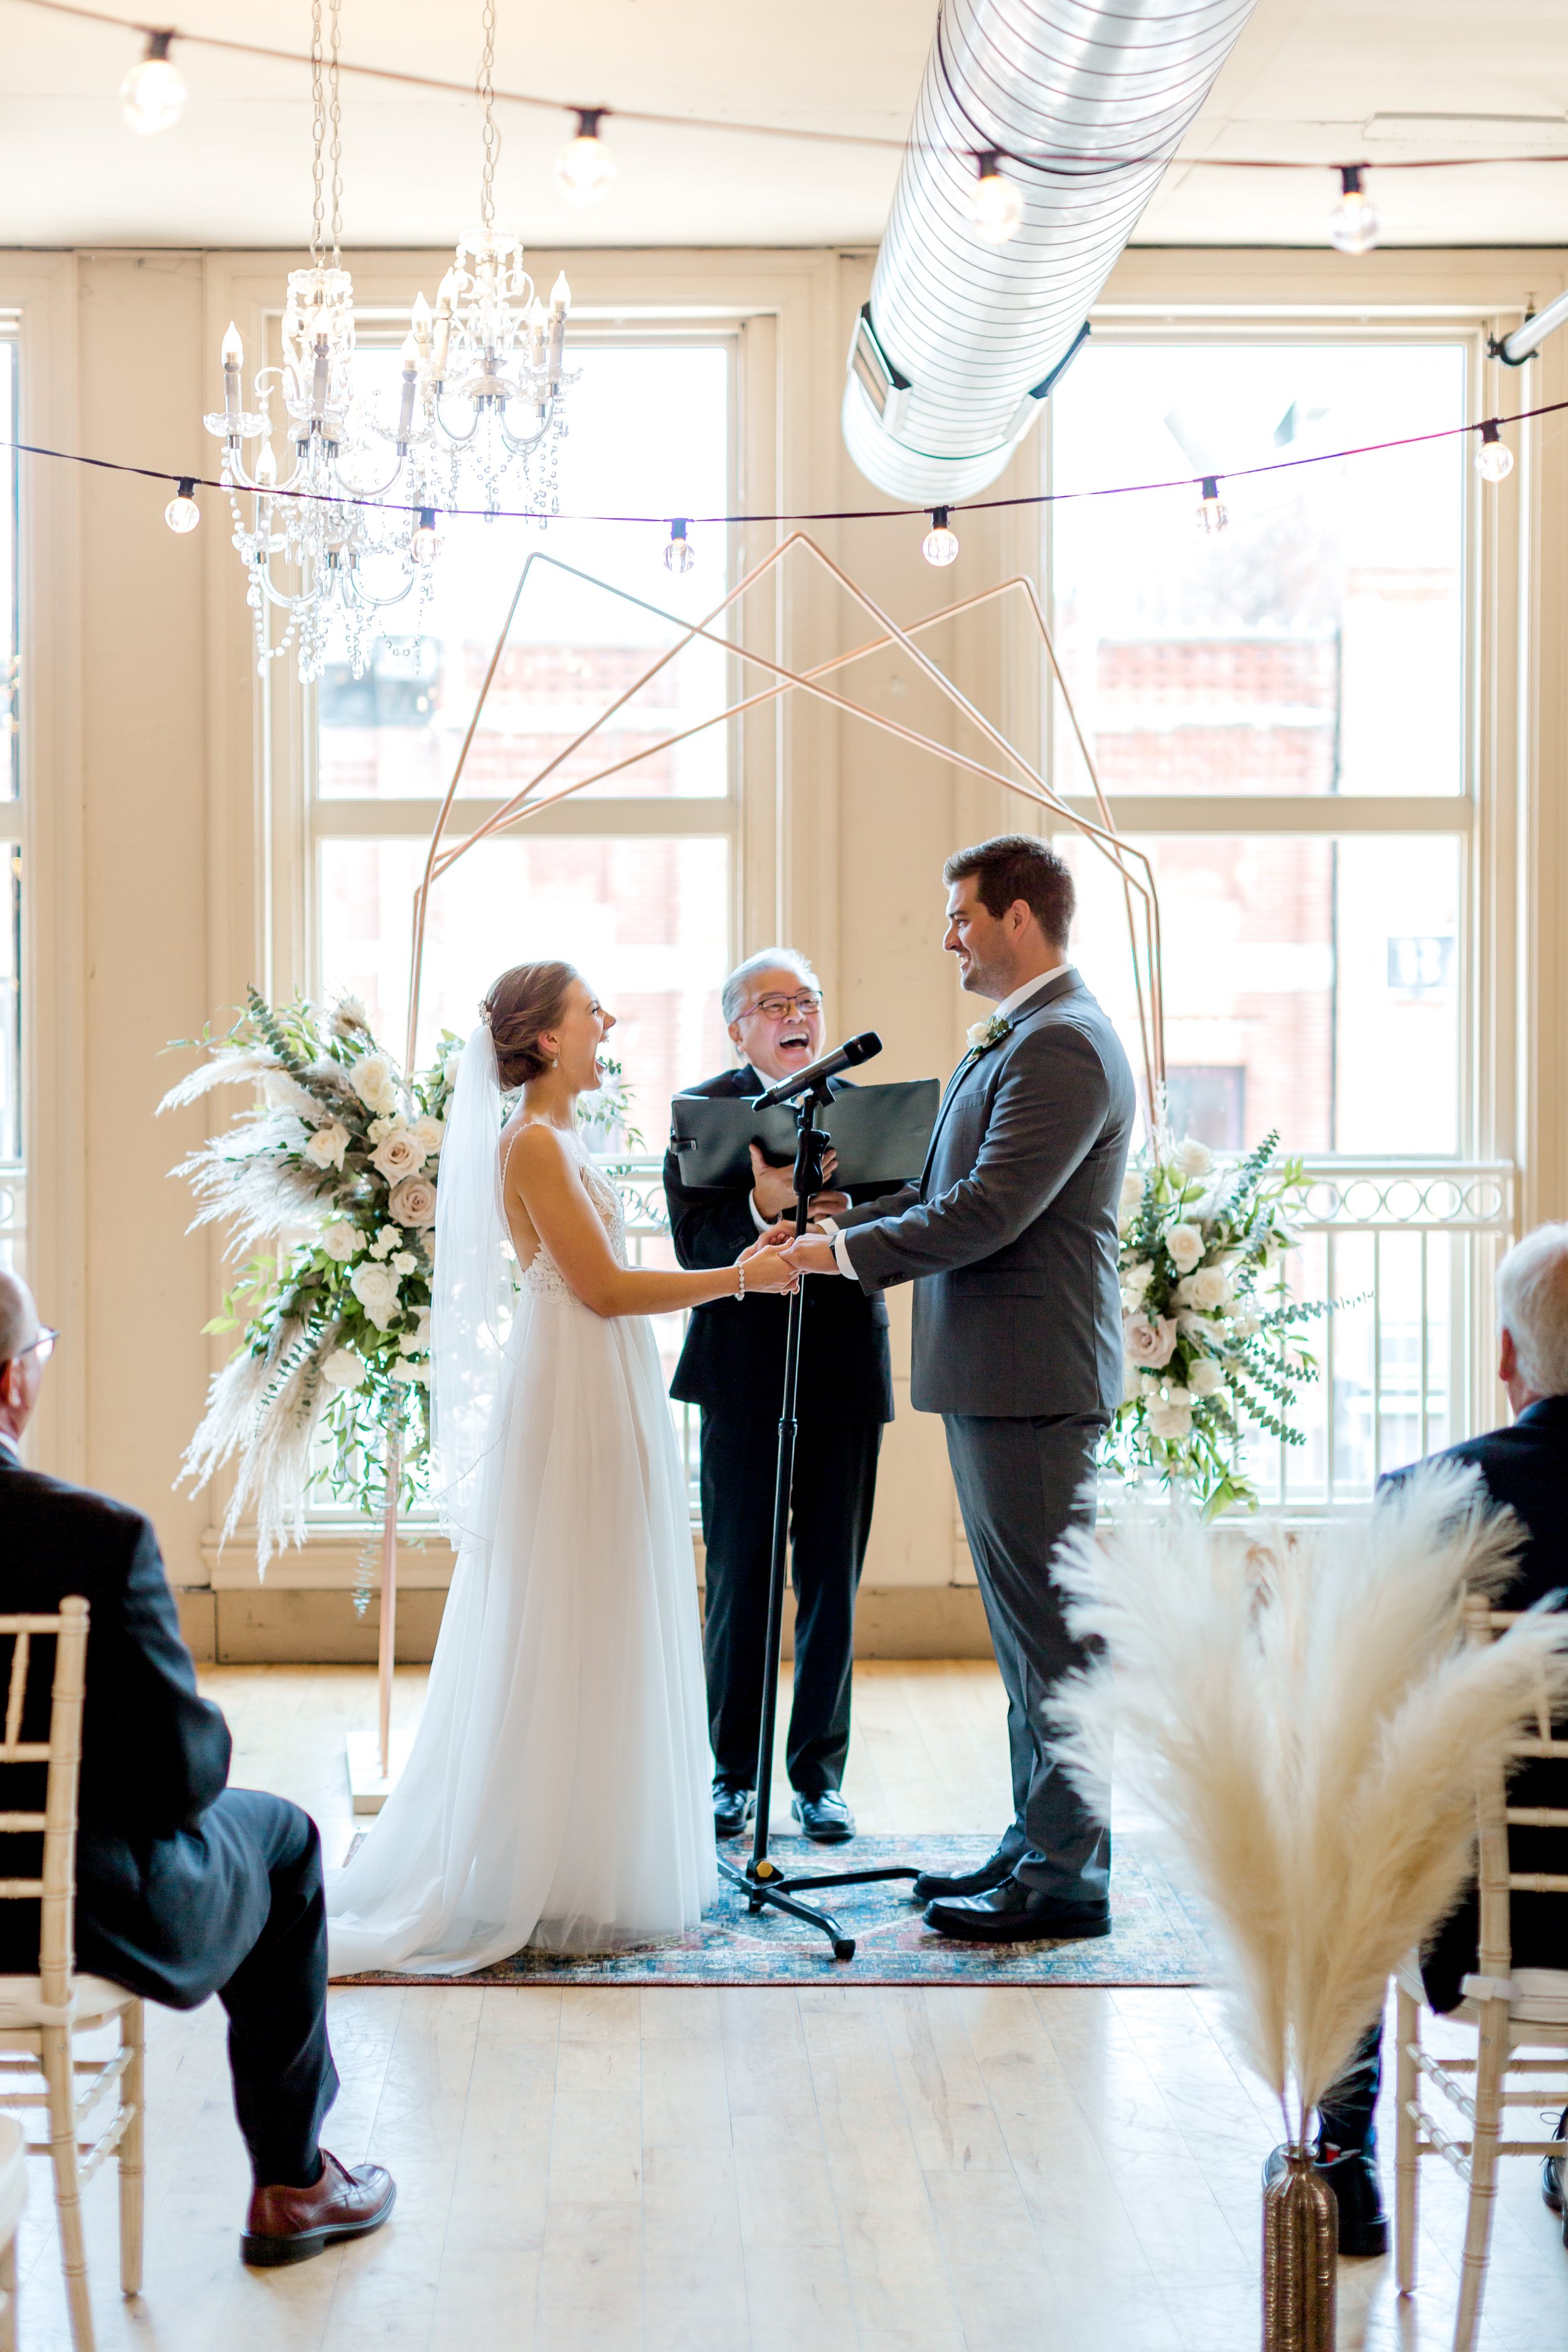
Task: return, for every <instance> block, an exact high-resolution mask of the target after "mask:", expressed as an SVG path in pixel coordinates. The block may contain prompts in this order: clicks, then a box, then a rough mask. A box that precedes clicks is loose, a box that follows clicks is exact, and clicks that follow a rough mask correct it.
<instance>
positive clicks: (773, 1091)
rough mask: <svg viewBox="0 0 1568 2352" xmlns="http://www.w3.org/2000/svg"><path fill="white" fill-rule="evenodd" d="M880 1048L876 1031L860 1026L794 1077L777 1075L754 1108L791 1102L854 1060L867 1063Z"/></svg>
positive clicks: (846, 1068) (880, 1044) (767, 1107)
mask: <svg viewBox="0 0 1568 2352" xmlns="http://www.w3.org/2000/svg"><path fill="white" fill-rule="evenodd" d="M881 1050H882V1041H881V1039H880V1038H879V1036H878V1034H877V1033H876V1031H875V1030H874V1029H863V1030H862V1031H861V1033H860V1034H859V1036H858V1037H850V1038H847V1040H846V1041H845V1043H844V1044H843V1045H839V1046H837V1047H836V1048H835V1049H834V1051H833V1052H832V1053H831V1054H819V1055H817V1058H816V1061H815V1062H808V1063H807V1064H806V1066H805V1069H804V1070H796V1072H795V1076H793V1077H789V1078H780V1080H779V1081H778V1084H777V1085H776V1086H772V1087H769V1088H768V1090H767V1092H766V1094H763V1095H759V1096H758V1097H757V1100H756V1106H755V1107H756V1108H757V1109H758V1110H765V1109H769V1108H771V1107H772V1106H773V1104H774V1103H786V1102H790V1101H792V1100H793V1099H794V1097H795V1096H796V1095H803V1094H805V1092H806V1091H807V1090H808V1088H810V1087H815V1086H818V1085H820V1084H821V1082H822V1080H823V1079H824V1078H831V1077H833V1076H835V1075H836V1074H837V1072H838V1071H839V1070H852V1069H853V1068H854V1067H855V1065H856V1063H857V1062H868V1061H869V1060H870V1059H871V1057H872V1055H874V1054H879V1053H880V1052H881Z"/></svg>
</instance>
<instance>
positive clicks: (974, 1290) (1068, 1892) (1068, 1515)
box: [795, 834, 1134, 1943]
mask: <svg viewBox="0 0 1568 2352" xmlns="http://www.w3.org/2000/svg"><path fill="white" fill-rule="evenodd" d="M943 879H944V880H945V881H946V883H947V885H948V897H947V930H946V933H945V935H944V937H943V940H942V945H943V947H944V948H945V949H946V950H948V952H949V953H950V954H952V955H955V956H956V957H957V958H958V966H959V971H960V974H961V977H962V980H963V986H964V987H965V988H966V989H967V990H968V991H969V992H970V993H971V994H972V995H975V996H982V997H988V998H991V999H993V1000H995V1001H997V1010H996V1012H995V1013H994V1015H993V1016H992V1018H991V1019H990V1020H989V1021H988V1022H982V1023H976V1024H975V1026H974V1028H973V1029H972V1030H971V1031H970V1039H971V1048H970V1051H969V1053H968V1054H967V1055H965V1057H964V1059H963V1061H962V1062H961V1063H960V1064H959V1066H958V1068H957V1070H956V1071H955V1072H954V1074H953V1076H952V1081H951V1083H950V1085H949V1087H948V1089H947V1093H946V1095H945V1096H944V1097H943V1098H942V1108H941V1110H940V1111H939V1112H938V1114H937V1122H936V1127H935V1129H934V1131H933V1133H932V1136H931V1149H930V1151H929V1153H928V1155H927V1159H926V1165H925V1172H924V1174H923V1175H922V1177H921V1181H920V1182H919V1184H909V1185H905V1187H904V1188H903V1190H902V1191H901V1192H894V1193H890V1194H889V1195H888V1196H887V1197H886V1198H885V1199H882V1200H879V1201H874V1202H868V1203H867V1204H866V1205H864V1206H863V1207H860V1208H855V1209H850V1210H848V1211H847V1212H846V1213H844V1214H843V1215H841V1216H840V1217H838V1218H837V1219H833V1218H825V1219H824V1220H823V1230H822V1233H821V1234H806V1235H805V1238H804V1239H803V1240H801V1241H800V1242H798V1243H797V1244H795V1263H796V1264H797V1265H799V1266H800V1268H801V1270H802V1272H803V1273H810V1274H835V1273H837V1275H839V1276H844V1277H847V1279H848V1280H849V1281H851V1282H858V1284H859V1285H860V1286H861V1287H862V1289H864V1290H867V1291H871V1292H875V1291H879V1290H881V1289H884V1288H885V1287H886V1286H888V1285H889V1283H894V1282H905V1281H910V1280H912V1281H913V1283H914V1286H915V1292H914V1364H913V1380H912V1385H911V1402H913V1404H914V1406H915V1408H916V1410H917V1411H919V1412H940V1413H941V1414H942V1420H943V1422H944V1423H945V1425H946V1430H947V1450H948V1457H949V1459H950V1461H951V1462H952V1475H953V1478H954V1481H955V1483H956V1485H957V1487H958V1500H959V1507H960V1508H961V1510H962V1511H963V1524H964V1528H965V1531H966V1532H967V1534H968V1537H969V1548H970V1551H971V1553H972V1555H973V1560H974V1566H975V1570H976V1573H977V1575H978V1576H979V1579H980V1589H981V1591H982V1593H983V1594H984V1601H985V1613H986V1617H987V1619H988V1621H989V1623H990V1627H991V1638H992V1640H993V1642H994V1643H995V1647H996V1663H997V1664H998V1665H999V1666H1000V1668H1001V1670H1002V1680H1003V1683H1004V1685H1005V1689H1006V1693H1007V1732H1008V1742H1009V1746H1010V1749H1011V1755H1012V1766H1013V1805H1014V1811H1013V1821H1012V1823H1011V1826H1010V1827H1009V1828H1008V1830H1007V1832H1006V1833H1005V1836H1004V1837H1003V1839H1002V1842H1001V1843H1000V1845H999V1846H998V1847H997V1849H996V1851H995V1853H994V1854H993V1855H992V1856H991V1858H990V1860H989V1861H988V1862H986V1863H985V1864H983V1865H982V1867H981V1868H980V1869H979V1870H975V1871H972V1872H970V1873H969V1874H967V1875H966V1876H963V1877H958V1878H943V1877H940V1876H937V1875H935V1874H932V1873H930V1872H928V1873H927V1874H925V1875H924V1876H923V1877H922V1878H920V1879H918V1880H917V1881H916V1883H915V1893H916V1895H917V1896H919V1897H921V1898H922V1899H923V1898H926V1897H931V1898H934V1899H932V1900H931V1901H930V1902H929V1904H928V1907H927V1910H926V1915H925V1916H926V1921H927V1924H928V1926H930V1927H936V1928H939V1929H940V1930H941V1931H942V1934H944V1935H948V1936H958V1937H965V1938H968V1939H972V1940H980V1941H984V1942H988V1943H1009V1942H1014V1941H1021V1940H1025V1939H1027V1938H1033V1937H1047V1936H1054V1937H1090V1936H1103V1935H1107V1934H1108V1933H1109V1932H1110V1832H1109V1830H1107V1829H1106V1828H1105V1827H1104V1825H1103V1824H1102V1823H1101V1822H1100V1821H1098V1820H1096V1818H1095V1817H1094V1816H1093V1814H1092V1813H1091V1812H1090V1811H1089V1808H1088V1807H1087V1806H1086V1805H1085V1803H1084V1801H1083V1800H1082V1799H1081V1798H1080V1796H1079V1793H1078V1791H1077V1790H1075V1789H1074V1787H1073V1786H1072V1783H1071V1782H1070V1781H1069V1780H1068V1778H1067V1776H1066V1774H1065V1773H1064V1771H1063V1770H1062V1768H1061V1766H1060V1765H1059V1763H1058V1761H1057V1759H1056V1757H1055V1755H1054V1753H1053V1748H1052V1740H1051V1727H1050V1719H1049V1718H1050V1706H1051V1700H1052V1695H1053V1693H1054V1691H1055V1688H1056V1685H1057V1684H1058V1682H1059V1681H1060V1679H1061V1677H1062V1676H1063V1675H1065V1674H1067V1673H1068V1672H1069V1671H1070V1670H1071V1669H1072V1668H1073V1667H1075V1666H1077V1665H1078V1664H1080V1663H1081V1661H1082V1658H1083V1655H1084V1653H1083V1650H1082V1648H1081V1646H1080V1644H1079V1643H1077V1642H1075V1641H1074V1640H1073V1638H1072V1636H1071V1635H1070V1634H1069V1633H1068V1630H1067V1627H1066V1624H1065V1623H1064V1622H1063V1616H1062V1604H1061V1599H1060V1596H1059V1594H1058V1591H1057V1588H1056V1585H1055V1583H1054V1582H1053V1580H1052V1577H1051V1567H1050V1562H1051V1554H1052V1552H1053V1550H1054V1549H1055V1548H1056V1545H1057V1542H1058V1538H1060V1537H1061V1535H1062V1534H1063V1533H1064V1531H1065V1530H1066V1529H1067V1528H1068V1526H1069V1525H1074V1524H1081V1523H1082V1522H1083V1521H1084V1520H1085V1519H1086V1518H1088V1519H1090V1520H1092V1516H1093V1510H1094V1503H1093V1488H1092V1485H1091V1484H1090V1481H1091V1478H1092V1473H1093V1467H1094V1454H1095V1448H1096V1446H1097V1444H1099V1441H1100V1433H1101V1431H1102V1430H1103V1429H1104V1428H1105V1426H1106V1424H1107V1423H1108V1422H1109V1420H1110V1415H1111V1413H1112V1412H1114V1410H1115V1408H1116V1406H1117V1404H1118V1403H1119V1402H1120V1401H1121V1386H1122V1367H1121V1297H1120V1292H1119V1287H1118V1280H1117V1258H1118V1240H1117V1229H1116V1218H1117V1203H1118V1196H1119V1194H1120V1192H1121V1178H1122V1173H1123V1171H1124V1169H1125V1167H1126V1163H1127V1146H1128V1139H1129V1135H1130V1133H1131V1126H1132V1116H1133V1108H1134V1098H1133V1089H1132V1075H1131V1071H1130V1070H1129V1068H1128V1066H1127V1056H1126V1055H1125V1054H1124V1053H1123V1052H1122V1050H1121V1043H1120V1041H1119V1040H1118V1038H1117V1034H1116V1032H1115V1030H1114V1029H1113V1028H1112V1027H1111V1025H1110V1022H1109V1021H1108V1020H1107V1018H1106V1016H1105V1014H1104V1013H1102V1012H1101V1010H1100V1006H1099V1005H1098V1004H1097V1003H1096V1002H1095V1000H1094V998H1093V997H1092V996H1091V995H1090V994H1089V991H1088V989H1087V988H1085V986H1084V984H1083V982H1082V981H1081V980H1080V979H1079V976H1078V973H1077V972H1076V971H1074V970H1073V968H1072V966H1071V965H1070V964H1069V963H1068V958H1067V943H1068V927H1069V925H1070V923H1071V921H1072V915H1073V884H1072V877H1071V875H1070V873H1069V872H1068V868H1067V866H1066V865H1065V864H1064V863H1063V861H1062V859H1061V858H1060V857H1059V856H1058V855H1057V853H1056V851H1055V850H1054V849H1051V848H1049V847H1047V845H1046V844H1045V843H1044V842H1043V841H1037V840H1035V839H1033V838H1032V837H1030V836H1029V835H1025V834H1002V835H998V836H997V837H996V839H995V840H994V841H983V842H981V843H980V844H979V845H978V846H977V847H975V848H973V849H963V850H960V851H959V852H958V853H957V854H956V855H955V856H952V857H950V858H949V859H948V861H947V864H946V866H945V867H944V868H943Z"/></svg>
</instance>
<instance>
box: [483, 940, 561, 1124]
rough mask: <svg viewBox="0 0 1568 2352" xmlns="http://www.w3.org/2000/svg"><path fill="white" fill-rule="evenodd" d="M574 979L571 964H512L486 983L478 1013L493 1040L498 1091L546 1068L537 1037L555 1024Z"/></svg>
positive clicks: (518, 1084)
mask: <svg viewBox="0 0 1568 2352" xmlns="http://www.w3.org/2000/svg"><path fill="white" fill-rule="evenodd" d="M576 978H577V967H576V965H575V964H570V963H517V964H513V966H512V968H511V970H510V971H503V972H502V974H501V976H500V979H499V980H497V981H493V982H491V984H490V988H489V993H488V994H487V996H486V997H485V1000H484V1003H483V1005H482V1007H481V1010H482V1012H483V1013H484V1016H485V1019H486V1021H487V1022H488V1023H489V1032H490V1035H491V1037H492V1038H493V1040H494V1041H495V1049H496V1069H497V1071H498V1073H499V1074H500V1082H501V1088H502V1091H503V1092H505V1093H510V1091H511V1089H512V1088H513V1087H523V1086H526V1085H527V1084H528V1081H529V1080H530V1078H537V1077H538V1076H540V1075H541V1074H542V1072H543V1071H545V1070H547V1069H548V1068H549V1067H550V1056H549V1055H548V1054H547V1053H546V1052H545V1051H544V1049H543V1047H542V1045H540V1042H539V1039H540V1033H541V1031H542V1030H545V1029H552V1028H553V1027H554V1026H555V1024H556V1023H557V1022H558V1021H559V1020H560V1018H561V1016H562V1014H563V1013H564V1012H565V1010H566V999H567V996H568V994H569V993H570V991H571V987H572V983H573V982H574V980H575V979H576Z"/></svg>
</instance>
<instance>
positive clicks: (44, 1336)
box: [13, 1330, 60, 1364]
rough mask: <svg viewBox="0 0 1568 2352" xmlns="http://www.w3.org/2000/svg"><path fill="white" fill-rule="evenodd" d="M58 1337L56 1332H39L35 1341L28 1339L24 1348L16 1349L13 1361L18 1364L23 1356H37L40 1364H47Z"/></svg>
mask: <svg viewBox="0 0 1568 2352" xmlns="http://www.w3.org/2000/svg"><path fill="white" fill-rule="evenodd" d="M59 1336H60V1335H59V1333H58V1331H47V1330H45V1331H40V1332H39V1334H38V1336H37V1339H29V1340H28V1342H27V1344H26V1347H25V1348H18V1349H17V1350H16V1356H15V1358H14V1359H13V1361H15V1362H19V1361H20V1360H21V1359H22V1358H23V1357H24V1356H37V1360H38V1361H39V1363H40V1364H47V1362H48V1360H49V1358H50V1357H51V1356H52V1355H53V1354H54V1352H55V1341H56V1340H57V1339H58V1338H59Z"/></svg>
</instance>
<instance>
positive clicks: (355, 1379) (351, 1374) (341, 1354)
mask: <svg viewBox="0 0 1568 2352" xmlns="http://www.w3.org/2000/svg"><path fill="white" fill-rule="evenodd" d="M364 1377H365V1362H364V1358H363V1356H357V1355H355V1353H354V1351H353V1349H352V1348H334V1349H332V1352H331V1355H330V1356H329V1357H328V1358H327V1359H326V1360H325V1362H324V1363H323V1364H322V1366H321V1378H322V1379H323V1380H324V1381H326V1383H327V1386H328V1387H329V1388H333V1389H361V1388H363V1386H364Z"/></svg>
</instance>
